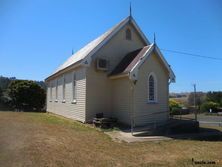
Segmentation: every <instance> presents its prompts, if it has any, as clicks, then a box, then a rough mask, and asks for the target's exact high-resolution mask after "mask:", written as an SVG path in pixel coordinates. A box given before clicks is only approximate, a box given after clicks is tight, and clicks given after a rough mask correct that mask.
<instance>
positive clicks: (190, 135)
mask: <svg viewBox="0 0 222 167" xmlns="http://www.w3.org/2000/svg"><path fill="white" fill-rule="evenodd" d="M118 128H119V130H120V131H123V132H127V133H130V132H131V128H130V127H127V126H124V125H119V126H118ZM133 135H134V136H135V137H148V136H163V137H169V138H172V139H178V140H180V139H181V140H199V141H222V131H220V130H218V129H217V128H216V127H213V126H212V127H200V126H199V122H198V121H195V120H178V119H173V120H172V119H171V120H170V121H169V123H168V124H166V125H164V126H159V127H156V128H147V129H142V127H138V128H135V129H134V130H133Z"/></svg>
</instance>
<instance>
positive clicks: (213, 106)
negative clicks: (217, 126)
mask: <svg viewBox="0 0 222 167" xmlns="http://www.w3.org/2000/svg"><path fill="white" fill-rule="evenodd" d="M218 108H219V104H218V103H215V102H212V101H209V102H205V103H203V104H202V105H201V106H200V110H201V111H202V112H209V111H210V109H212V112H217V110H218Z"/></svg>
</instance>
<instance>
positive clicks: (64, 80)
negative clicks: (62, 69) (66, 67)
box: [62, 74, 66, 103]
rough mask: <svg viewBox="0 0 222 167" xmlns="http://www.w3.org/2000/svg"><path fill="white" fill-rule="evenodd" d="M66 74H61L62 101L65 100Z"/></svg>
mask: <svg viewBox="0 0 222 167" xmlns="http://www.w3.org/2000/svg"><path fill="white" fill-rule="evenodd" d="M65 93H66V76H65V74H64V75H63V82H62V99H63V100H62V103H65V102H66V99H65V98H66V94H65Z"/></svg>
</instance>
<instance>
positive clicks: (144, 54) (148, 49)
mask: <svg viewBox="0 0 222 167" xmlns="http://www.w3.org/2000/svg"><path fill="white" fill-rule="evenodd" d="M152 52H155V53H157V56H159V58H160V60H161V61H162V62H163V64H164V66H165V67H166V69H167V70H168V72H169V77H170V81H171V82H175V75H174V73H173V71H172V69H171V68H170V66H169V64H168V63H167V61H166V60H165V58H164V57H163V55H162V53H161V52H160V50H159V48H158V47H157V45H156V44H151V45H148V46H145V47H143V48H141V49H138V50H135V51H133V52H130V53H128V54H127V55H126V56H125V57H124V58H123V59H122V60H121V61H120V63H119V64H118V65H117V66H116V68H115V69H114V70H113V71H112V72H111V74H110V77H111V78H119V77H123V76H126V75H124V74H127V75H128V76H129V77H130V79H131V80H137V78H138V71H139V68H140V66H141V65H142V64H143V62H144V61H145V60H146V59H147V58H148V57H149V56H150V55H151V53H152Z"/></svg>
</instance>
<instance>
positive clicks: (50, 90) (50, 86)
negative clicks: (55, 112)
mask: <svg viewBox="0 0 222 167" xmlns="http://www.w3.org/2000/svg"><path fill="white" fill-rule="evenodd" d="M52 87H53V83H52V82H50V83H49V101H50V102H52Z"/></svg>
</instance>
